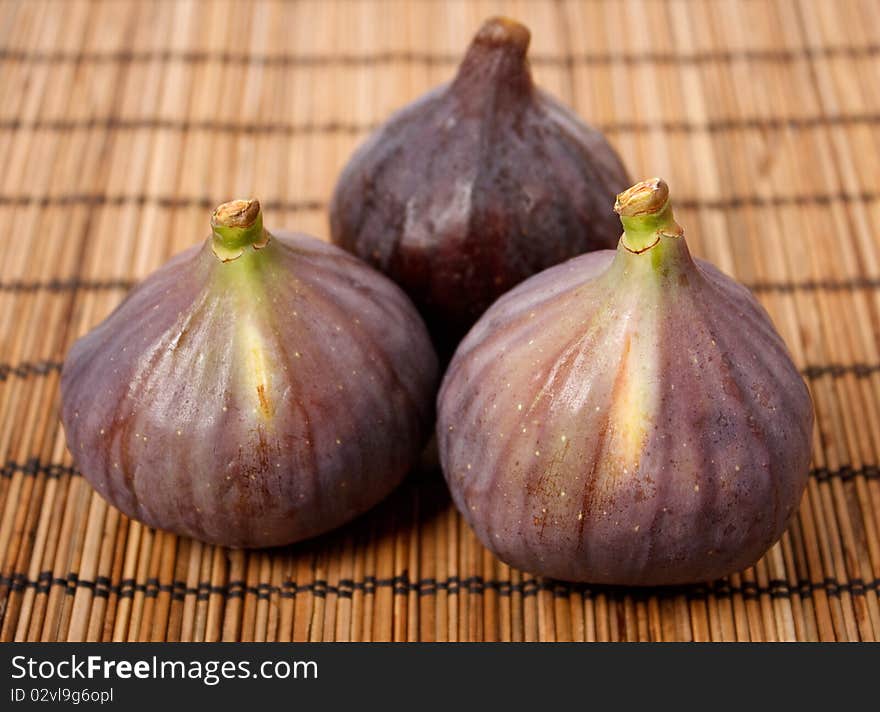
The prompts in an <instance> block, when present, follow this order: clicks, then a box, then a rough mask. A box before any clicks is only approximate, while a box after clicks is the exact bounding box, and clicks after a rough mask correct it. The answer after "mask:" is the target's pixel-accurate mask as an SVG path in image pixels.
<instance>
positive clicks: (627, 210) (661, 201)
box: [614, 178, 669, 218]
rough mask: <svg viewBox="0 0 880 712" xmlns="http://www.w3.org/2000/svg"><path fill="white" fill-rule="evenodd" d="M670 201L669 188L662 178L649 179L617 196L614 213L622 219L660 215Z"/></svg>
mask: <svg viewBox="0 0 880 712" xmlns="http://www.w3.org/2000/svg"><path fill="white" fill-rule="evenodd" d="M668 200H669V186H668V185H666V181H665V180H663V179H662V178H649V179H648V180H643V181H642V182H641V183H636V184H635V185H634V186H632V187H631V188H627V189H626V190H625V191H623V192H622V193H620V194H619V195H618V196H617V200H616V201H615V202H614V212H615V213H617V214H618V215H620V217H628V218H631V217H635V216H636V215H650V214H652V213H659V212H660V211H661V210H662V209H663V206H664V205H666V201H668Z"/></svg>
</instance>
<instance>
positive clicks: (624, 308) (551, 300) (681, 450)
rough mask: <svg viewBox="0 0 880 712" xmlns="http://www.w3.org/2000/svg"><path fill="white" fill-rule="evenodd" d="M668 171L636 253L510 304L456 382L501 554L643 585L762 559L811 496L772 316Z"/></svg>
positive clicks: (475, 336)
mask: <svg viewBox="0 0 880 712" xmlns="http://www.w3.org/2000/svg"><path fill="white" fill-rule="evenodd" d="M667 196H668V189H667V188H666V186H665V184H664V183H662V182H661V181H658V180H656V179H655V180H653V181H646V182H644V183H641V184H637V185H636V186H634V187H633V188H632V189H630V190H629V191H627V192H626V193H624V194H622V195H621V196H620V197H619V199H618V205H617V206H616V209H617V210H619V211H620V213H621V216H622V220H623V222H624V226H625V228H626V231H625V233H624V235H623V237H622V238H621V241H620V244H619V246H618V248H617V250H616V251H610V250H608V251H600V252H594V253H591V254H588V255H583V256H580V257H577V258H574V259H572V260H570V261H568V262H566V263H564V264H561V265H558V266H556V267H553V268H551V269H548V270H546V271H544V272H542V273H540V274H538V275H536V276H534V277H532V278H531V279H529V280H527V281H526V282H524V283H523V284H521V285H519V286H518V287H517V288H515V289H514V290H513V291H511V292H510V293H508V294H506V295H505V296H504V297H502V298H501V299H499V300H498V302H496V303H495V304H494V305H493V306H492V307H491V308H490V309H489V310H488V311H487V312H486V314H485V315H484V316H483V317H482V319H481V320H480V321H479V322H478V323H477V325H476V326H475V327H474V328H473V329H472V330H471V332H470V333H469V334H468V336H467V337H466V338H465V339H464V341H463V342H462V343H461V345H460V347H459V349H458V351H457V353H456V355H455V357H454V359H453V361H452V363H451V365H450V368H449V370H448V372H447V374H446V377H445V379H444V382H443V386H442V388H441V392H440V396H439V412H438V425H437V430H438V443H439V449H440V456H441V461H442V464H443V470H444V473H445V476H446V479H447V482H448V483H449V486H450V488H451V490H452V494H453V497H454V500H455V503H456V504H457V506H458V507H459V509H460V510H461V512H462V513H463V515H464V516H465V518H466V519H467V521H468V522H469V523H470V524H471V526H472V527H473V528H474V530H475V532H476V533H477V535H478V536H479V538H480V539H481V540H482V541H483V543H484V544H485V545H486V546H487V547H489V548H490V549H492V550H493V551H494V552H495V553H496V554H497V555H498V556H499V557H500V558H501V559H503V560H504V561H506V562H508V563H510V564H512V565H515V566H517V567H519V568H522V569H525V570H527V571H531V572H534V573H538V574H542V575H545V576H550V577H555V578H560V579H566V580H574V581H587V582H592V583H609V584H624V585H660V584H680V583H689V582H698V581H707V580H711V579H714V578H717V577H720V576H723V575H726V574H729V573H731V572H734V571H738V570H741V569H743V568H745V567H747V566H749V565H751V564H753V563H754V562H755V561H756V560H757V559H758V558H760V556H761V555H762V554H763V553H764V552H765V551H766V550H767V549H768V547H770V546H771V545H772V544H773V543H774V542H775V541H776V540H777V539H778V538H779V536H780V535H781V534H782V532H783V530H784V528H785V526H786V524H787V522H788V520H789V518H790V517H791V515H792V513H793V512H794V511H795V509H796V507H797V506H798V503H799V501H800V498H801V495H802V493H803V490H804V487H805V484H806V478H807V473H808V466H809V461H810V437H811V430H812V424H813V411H812V404H811V400H810V396H809V393H808V390H807V388H806V385H805V384H804V381H803V379H802V378H801V377H800V375H799V373H798V371H797V370H796V368H795V367H794V365H793V364H792V361H791V358H790V357H789V354H788V351H787V350H786V347H785V345H784V344H783V342H782V339H781V338H780V336H779V334H778V333H777V332H776V330H775V329H774V327H773V325H772V323H771V321H770V319H769V317H768V315H767V314H766V312H765V311H764V309H763V308H762V307H761V306H760V305H759V304H758V303H757V301H756V300H755V299H754V298H753V297H752V295H751V294H750V293H749V291H748V290H747V289H746V288H745V287H743V286H741V285H740V284H738V283H737V282H735V281H734V280H732V279H731V278H729V277H727V276H725V275H724V274H722V273H721V272H720V271H719V270H718V269H716V268H715V267H713V266H712V265H711V264H708V263H706V262H703V261H701V260H695V259H693V258H692V257H691V255H690V254H689V252H688V248H687V245H686V243H685V238H684V235H683V233H682V231H681V229H680V228H679V226H678V225H677V224H676V223H675V222H674V220H673V218H672V210H671V208H670V206H669V202H668V199H667Z"/></svg>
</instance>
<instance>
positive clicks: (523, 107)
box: [330, 18, 630, 353]
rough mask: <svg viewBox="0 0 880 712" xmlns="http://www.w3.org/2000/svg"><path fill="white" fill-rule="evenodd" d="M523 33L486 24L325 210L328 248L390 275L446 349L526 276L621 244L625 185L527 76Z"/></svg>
mask: <svg viewBox="0 0 880 712" xmlns="http://www.w3.org/2000/svg"><path fill="white" fill-rule="evenodd" d="M529 39H530V34H529V30H528V29H527V28H526V27H524V26H523V25H521V24H519V23H517V22H514V21H512V20H508V19H503V18H496V19H492V20H489V21H487V22H486V23H485V24H484V25H483V27H482V28H481V29H480V31H479V32H478V33H477V35H476V37H475V38H474V40H473V42H472V43H471V46H470V48H469V49H468V51H467V54H466V55H465V58H464V61H463V62H462V64H461V67H460V68H459V70H458V74H457V76H456V77H455V79H454V80H453V81H452V83H450V84H448V85H444V86H441V87H439V88H437V89H435V90H434V91H431V92H429V93H428V94H426V95H425V96H424V97H422V98H421V99H419V100H418V101H416V102H414V103H413V104H410V105H408V106H406V107H404V108H403V109H402V110H400V111H399V112H398V113H397V114H395V115H394V116H392V117H391V119H389V121H388V122H387V123H386V124H385V125H384V126H383V127H382V128H380V129H379V130H378V131H377V132H376V133H375V134H373V136H372V137H371V138H370V139H369V140H368V141H367V142H366V143H365V144H364V145H363V146H362V147H361V148H360V149H359V150H358V151H357V152H356V153H355V155H354V156H353V157H352V159H351V161H350V162H349V163H348V165H347V166H346V168H345V170H344V171H343V173H342V175H341V176H340V178H339V182H338V184H337V186H336V191H335V193H334V195H333V199H332V202H331V206H330V225H331V232H332V236H333V240H334V242H336V243H338V244H339V245H341V246H343V247H344V248H346V249H347V250H349V251H351V252H354V253H355V254H357V255H359V256H361V257H363V258H364V259H366V260H367V261H369V262H370V263H372V264H373V265H375V266H376V267H378V268H379V269H380V270H382V271H383V272H385V273H386V274H387V275H389V276H390V277H391V278H392V279H394V280H395V281H396V282H397V283H398V284H399V285H401V286H402V287H403V288H404V290H405V291H406V292H407V293H408V294H409V295H410V297H412V298H413V301H415V303H416V305H417V306H418V307H419V309H420V311H421V312H422V315H423V316H424V317H425V320H426V322H427V324H428V328H429V329H430V330H431V332H432V335H433V336H434V339H435V343H436V344H438V346H440V347H441V348H445V349H448V350H449V352H450V353H451V351H452V349H454V347H455V345H456V344H457V343H458V340H459V339H460V338H461V337H462V336H463V335H464V333H465V332H466V331H467V329H468V328H469V327H470V326H472V325H473V323H474V322H475V321H476V319H477V318H478V317H479V316H480V314H482V313H483V312H484V311H485V310H486V308H487V307H488V306H489V305H490V304H491V303H492V302H493V301H495V299H497V298H498V297H499V296H500V295H502V294H503V293H504V292H506V291H507V290H509V289H510V288H511V287H513V286H514V285H516V284H518V283H519V282H521V281H522V280H523V279H525V278H526V277H529V276H531V275H532V274H534V273H536V272H539V271H541V270H542V269H545V268H547V267H550V266H551V265H554V264H557V263H559V262H562V261H563V260H566V259H568V258H570V257H573V256H574V255H578V254H581V253H582V252H587V251H590V250H596V249H600V248H610V247H614V245H615V244H617V238H618V237H619V234H618V233H619V229H618V224H617V220H616V218H615V216H614V215H613V213H612V212H611V211H610V210H609V209H608V206H609V204H610V201H611V200H613V197H614V195H615V194H616V193H618V192H620V191H621V190H623V189H624V188H625V187H626V186H627V185H629V183H630V181H629V179H628V178H627V175H626V171H625V169H624V167H623V165H622V164H621V161H620V159H619V158H618V156H617V154H616V153H615V152H614V149H613V148H611V146H610V145H609V144H608V142H607V141H606V140H605V138H604V137H603V136H602V135H601V134H600V133H599V132H598V131H596V130H595V129H592V128H589V127H587V126H585V125H584V124H583V123H582V122H581V121H580V120H579V119H578V118H577V117H576V116H575V115H574V114H573V113H572V112H571V110H569V109H567V108H565V107H564V106H562V105H561V104H559V103H558V102H557V101H556V100H555V99H553V98H552V97H551V96H549V95H548V94H547V93H545V92H544V91H542V90H541V89H539V88H537V87H536V86H535V84H534V83H533V81H532V76H531V72H530V70H529V65H528V61H527V59H526V51H527V49H528V45H529Z"/></svg>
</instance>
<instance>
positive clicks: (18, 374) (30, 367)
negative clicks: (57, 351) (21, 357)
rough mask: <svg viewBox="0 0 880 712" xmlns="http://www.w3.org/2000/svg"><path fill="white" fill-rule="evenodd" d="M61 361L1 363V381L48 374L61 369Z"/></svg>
mask: <svg viewBox="0 0 880 712" xmlns="http://www.w3.org/2000/svg"><path fill="white" fill-rule="evenodd" d="M62 365H63V364H62V363H61V362H60V361H24V362H22V363H18V364H15V365H14V366H13V365H12V364H8V363H0V382H2V381H5V380H6V379H8V378H29V377H32V376H36V377H39V376H48V375H49V374H50V373H56V372H57V371H60V370H61V366H62Z"/></svg>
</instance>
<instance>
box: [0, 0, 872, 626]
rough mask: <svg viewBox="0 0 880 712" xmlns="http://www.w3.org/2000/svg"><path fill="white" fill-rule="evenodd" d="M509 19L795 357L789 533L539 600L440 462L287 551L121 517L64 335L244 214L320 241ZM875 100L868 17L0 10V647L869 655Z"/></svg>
mask: <svg viewBox="0 0 880 712" xmlns="http://www.w3.org/2000/svg"><path fill="white" fill-rule="evenodd" d="M498 13H503V14H507V15H510V16H512V17H516V18H517V19H520V20H521V21H523V22H525V23H526V24H527V25H529V26H530V28H531V30H532V34H533V40H532V49H531V56H532V65H533V69H534V72H535V75H536V77H537V79H538V81H539V82H540V83H541V84H542V85H543V86H544V87H546V88H547V89H548V90H550V91H551V92H553V93H554V94H556V95H557V96H559V97H560V98H561V99H562V100H564V101H565V102H567V103H569V104H570V105H572V106H573V107H575V109H576V110H577V111H578V112H579V113H580V114H581V115H582V116H584V117H585V118H586V119H587V120H589V121H590V122H592V123H593V124H595V125H597V126H599V127H600V128H602V129H603V130H604V131H605V132H606V133H607V135H608V137H609V139H610V140H611V141H612V142H613V143H614V144H615V146H616V147H617V149H618V150H619V151H620V152H621V154H622V156H623V158H624V159H625V161H626V163H627V164H628V165H629V167H630V168H631V172H632V174H633V175H634V176H639V177H641V176H648V175H662V176H664V177H665V178H666V179H667V180H668V182H669V183H670V185H671V186H673V189H674V191H675V194H676V196H677V207H678V213H679V216H680V222H681V223H682V224H683V225H685V226H686V227H687V228H688V232H689V243H690V245H691V249H692V250H693V251H694V252H695V253H697V254H699V255H701V256H703V257H706V258H708V259H710V260H712V261H714V262H715V263H716V264H718V265H719V266H720V267H721V268H722V269H724V270H726V271H727V272H729V273H731V274H733V275H735V276H736V277H737V278H738V279H740V280H741V281H743V282H744V283H746V284H748V285H750V286H751V287H752V288H753V289H754V290H755V293H756V294H757V296H758V298H759V299H760V300H761V301H762V303H763V304H764V305H765V306H766V308H767V309H768V311H769V312H770V314H771V316H772V317H773V319H774V321H775V322H776V324H777V326H778V328H779V329H780V331H781V333H782V335H783V336H784V338H785V340H786V341H787V343H788V344H789V346H790V348H791V351H792V353H793V355H794V358H795V361H796V363H797V365H798V367H799V368H801V369H802V371H803V373H804V375H805V377H806V378H807V381H808V383H809V385H810V388H811V390H812V394H813V398H814V402H815V408H816V416H817V427H816V431H815V436H814V453H813V455H814V458H813V466H812V467H813V469H812V471H811V477H810V482H809V486H808V489H807V492H806V494H805V496H804V499H803V503H802V506H801V508H800V511H799V513H798V515H797V517H796V518H795V520H794V521H793V522H792V524H791V526H790V528H789V530H788V531H787V532H786V534H785V535H784V536H783V538H782V540H781V541H780V542H779V543H778V544H777V545H776V546H774V547H773V549H772V550H771V551H770V552H768V554H767V555H766V556H765V557H764V558H763V559H762V560H761V561H760V562H759V563H758V564H757V565H756V566H755V567H753V568H752V569H749V570H747V571H743V572H741V573H739V574H736V575H733V576H731V577H730V578H729V579H727V580H723V581H715V582H706V583H705V584H702V585H696V586H688V587H680V588H674V589H656V590H634V589H623V588H609V587H599V586H580V585H571V584H564V583H557V582H553V581H545V580H541V579H538V578H535V577H534V576H532V575H529V574H527V573H523V572H519V571H516V570H513V569H511V568H509V567H508V566H506V565H504V564H502V563H501V562H499V561H497V560H496V559H495V558H494V557H493V556H491V555H490V554H489V553H488V552H487V551H485V550H484V549H483V548H482V547H481V546H480V545H479V543H478V541H477V540H476V538H475V537H474V535H473V534H472V533H471V531H470V530H469V528H468V527H467V526H466V525H465V523H464V522H463V520H462V519H461V518H460V517H459V515H458V514H457V513H456V511H455V509H454V507H453V506H452V504H451V502H450V500H449V496H448V494H447V493H446V489H445V485H444V483H443V481H442V477H441V475H440V474H439V471H438V468H437V465H436V461H435V460H432V458H431V456H430V454H428V455H426V457H425V458H424V462H423V464H422V465H421V466H420V467H419V468H417V470H416V471H415V472H414V473H413V474H412V475H411V477H410V478H409V479H408V480H407V482H406V483H405V484H404V485H403V486H402V487H401V488H400V489H399V490H398V491H397V492H395V493H394V494H393V495H392V497H391V498H390V499H389V500H388V501H386V502H385V503H383V504H381V505H380V506H379V507H377V508H376V509H375V510H374V511H372V512H370V513H369V514H367V515H366V516H364V517H362V518H360V519H359V520H357V521H356V522H353V523H352V524H351V525H349V526H346V527H344V528H342V529H340V530H339V531H337V532H334V533H332V534H329V535H327V536H324V537H321V538H319V539H316V540H314V541H311V542H307V543H304V544H301V545H298V546H294V547H289V548H286V549H281V550H273V551H250V552H242V551H230V550H225V549H222V548H219V547H213V546H208V545H205V544H201V543H199V542H194V541H190V540H186V539H180V538H177V537H175V536H173V535H171V534H168V533H164V532H159V531H154V530H151V529H149V528H147V527H145V526H143V525H141V524H139V523H137V522H133V521H129V520H128V519H127V518H126V517H125V516H123V515H122V514H120V513H119V512H118V511H116V510H115V509H114V508H112V507H110V506H108V505H107V504H106V503H105V502H104V501H103V500H102V499H101V498H100V497H98V496H97V495H96V494H95V493H94V492H93V491H92V489H91V487H90V486H89V485H88V483H87V482H86V481H85V480H84V478H82V477H81V476H80V475H79V473H78V472H77V471H76V470H75V469H74V467H73V463H72V461H71V459H70V456H69V454H68V452H67V451H66V448H65V444H64V435H63V432H62V429H61V427H60V424H59V378H60V366H61V362H62V361H63V359H64V355H65V353H66V351H67V349H68V348H69V347H70V345H71V344H72V342H73V341H74V340H75V339H76V338H77V337H78V336H79V335H81V334H83V333H85V332H86V331H87V330H88V329H89V328H91V327H92V326H94V325H95V324H97V323H98V322H99V321H100V320H101V319H102V318H103V317H104V316H106V315H107V314H108V313H109V311H110V310H111V309H112V308H113V307H114V306H115V305H116V304H117V303H118V302H119V301H120V299H121V298H122V297H123V296H124V294H125V292H126V290H127V289H129V288H130V287H131V286H132V284H134V283H135V282H136V281H137V280H138V279H140V278H142V277H144V276H145V275H147V274H148V273H149V272H150V271H152V270H153V269H155V268H156V267H157V266H159V265H160V264H161V263H162V262H163V261H164V260H166V259H167V258H168V257H169V256H171V255H172V254H174V253H175V252H177V251H179V250H181V249H183V248H185V247H187V246H188V245H190V244H192V243H193V242H195V241H196V240H197V239H199V237H200V236H202V235H204V234H205V233H206V229H207V220H208V215H209V211H210V209H211V208H212V207H214V206H215V205H216V204H217V203H219V202H222V201H224V200H227V199H229V198H231V197H236V196H239V195H254V196H257V197H259V198H260V200H261V201H262V202H263V205H264V209H265V212H266V213H267V215H266V220H267V223H269V224H272V225H276V226H286V227H288V228H292V229H297V230H300V231H304V232H309V233H312V234H315V235H318V236H320V237H322V238H326V237H327V235H328V226H327V218H326V206H327V200H328V198H329V195H330V193H331V191H332V188H333V185H334V182H335V179H336V177H337V175H338V173H339V170H340V169H341V167H342V166H343V165H344V163H345V161H346V160H347V157H348V156H349V155H350V153H351V151H352V150H353V149H354V148H355V146H356V145H357V144H358V143H359V142H360V141H361V140H363V138H364V137H365V136H366V135H367V134H368V133H369V131H370V130H371V129H372V128H373V127H375V126H376V125H378V124H379V123H381V122H382V121H383V120H384V119H385V118H386V117H387V116H388V115H389V113H390V112H391V111H393V110H394V109H396V108H398V107H400V106H402V105H403V104H405V103H407V102H408V101H411V100H412V99H414V98H416V97H417V96H418V95H420V94H421V93H422V92H424V91H426V90H427V89H428V88H430V87H432V86H434V85H436V84H438V83H440V82H442V81H445V80H447V79H448V78H449V77H450V76H451V74H452V72H453V71H454V69H455V67H456V64H457V61H458V59H459V57H460V55H461V53H462V51H463V50H464V48H465V46H466V45H467V42H468V41H469V39H470V36H471V35H472V33H473V32H474V31H475V29H476V28H477V27H478V26H479V24H480V22H481V21H482V20H483V19H485V18H486V17H488V16H490V15H493V14H498ZM878 87H880V5H878V4H877V3H876V2H875V1H874V0H841V1H840V2H834V3H830V2H823V1H822V0H767V1H763V0H761V1H759V0H745V1H739V2H735V1H733V0H730V1H726V0H605V1H604V2H603V1H600V0H583V1H579V0H519V1H518V2H506V3H500V2H488V1H483V0H481V1H478V2H465V0H449V2H441V1H440V0H412V1H411V2H405V1H404V0H388V1H384V0H326V1H325V0H320V1H319V0H301V1H294V0H252V1H251V0H245V1H237V2H233V1H232V0H216V1H210V2H209V1H207V0H187V1H182V2H155V3H153V2H135V1H133V0H132V1H124V0H120V1H115V2H109V1H102V0H70V1H69V2H60V1H59V0H29V1H27V2H24V1H18V2H16V1H12V0H0V158H2V161H3V166H4V170H3V172H2V173H0V224H2V225H4V226H6V230H5V231H4V232H3V234H2V236H0V245H2V251H3V259H2V260H0V640H70V641H79V640H108V641H109V640H169V641H176V640H182V641H202V640H205V641H215V640H256V641H263V640H278V641H287V640H313V641H316V640H340V641H345V640H352V641H360V640H362V641H369V640H400V641H406V640H410V641H413V640H428V641H434V640H436V641H447V640H451V641H454V640H462V641H468V640H492V641H494V640H501V641H503V640H525V641H531V640H542V641H552V640H559V641H564V640H575V641H582V640H587V641H590V640H613V641H617V640H700V641H702V640H751V641H776V640H828V641H834V640H838V641H854V640H877V639H880V601H878V594H880V251H878V244H880V232H878V230H877V228H876V226H877V225H878V224H880V191H878V186H880V161H878V160H877V158H876V157H877V156H878V155H880V131H878V127H880V90H878Z"/></svg>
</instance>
